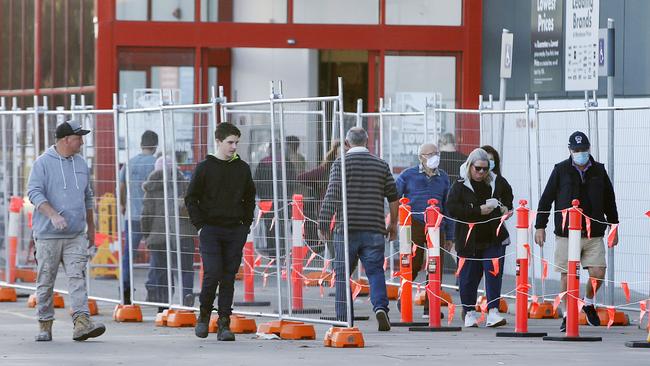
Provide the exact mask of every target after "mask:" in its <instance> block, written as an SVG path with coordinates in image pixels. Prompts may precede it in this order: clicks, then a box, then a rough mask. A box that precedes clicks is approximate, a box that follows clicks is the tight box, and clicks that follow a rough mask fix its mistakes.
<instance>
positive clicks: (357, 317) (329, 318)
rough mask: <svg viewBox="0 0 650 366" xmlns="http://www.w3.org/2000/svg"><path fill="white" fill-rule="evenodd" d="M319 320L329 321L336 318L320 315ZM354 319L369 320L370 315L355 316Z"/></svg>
mask: <svg viewBox="0 0 650 366" xmlns="http://www.w3.org/2000/svg"><path fill="white" fill-rule="evenodd" d="M320 320H330V321H332V320H338V319H336V317H335V316H321V317H320ZM354 320H355V321H366V320H370V317H369V316H355V317H354Z"/></svg>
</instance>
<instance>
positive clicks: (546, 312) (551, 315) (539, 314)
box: [528, 301, 562, 319]
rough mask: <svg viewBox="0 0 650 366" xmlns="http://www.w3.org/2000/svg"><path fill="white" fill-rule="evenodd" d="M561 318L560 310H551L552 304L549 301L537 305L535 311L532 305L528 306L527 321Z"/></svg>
mask: <svg viewBox="0 0 650 366" xmlns="http://www.w3.org/2000/svg"><path fill="white" fill-rule="evenodd" d="M561 316H562V314H560V309H559V308H558V309H556V310H553V303H552V302H550V301H544V302H541V303H539V304H538V305H537V309H536V310H535V311H533V306H532V304H531V305H530V306H528V318H529V319H559V318H560V317H561Z"/></svg>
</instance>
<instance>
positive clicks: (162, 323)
mask: <svg viewBox="0 0 650 366" xmlns="http://www.w3.org/2000/svg"><path fill="white" fill-rule="evenodd" d="M170 311H174V310H171V309H165V310H163V311H162V313H158V314H156V321H155V324H156V326H157V327H166V326H167V317H168V316H169V312H170Z"/></svg>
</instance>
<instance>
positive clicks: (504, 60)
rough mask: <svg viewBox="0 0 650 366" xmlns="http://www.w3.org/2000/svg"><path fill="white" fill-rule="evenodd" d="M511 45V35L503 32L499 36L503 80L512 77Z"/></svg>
mask: <svg viewBox="0 0 650 366" xmlns="http://www.w3.org/2000/svg"><path fill="white" fill-rule="evenodd" d="M512 43H513V35H512V33H510V32H503V33H502V34H501V77H502V78H505V79H510V76H512Z"/></svg>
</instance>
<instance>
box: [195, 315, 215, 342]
mask: <svg viewBox="0 0 650 366" xmlns="http://www.w3.org/2000/svg"><path fill="white" fill-rule="evenodd" d="M211 313H212V310H210V311H208V310H204V309H201V312H200V313H199V318H198V319H197V320H196V326H195V327H194V334H195V335H196V336H197V337H199V338H207V337H208V329H209V326H210V314H211Z"/></svg>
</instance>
